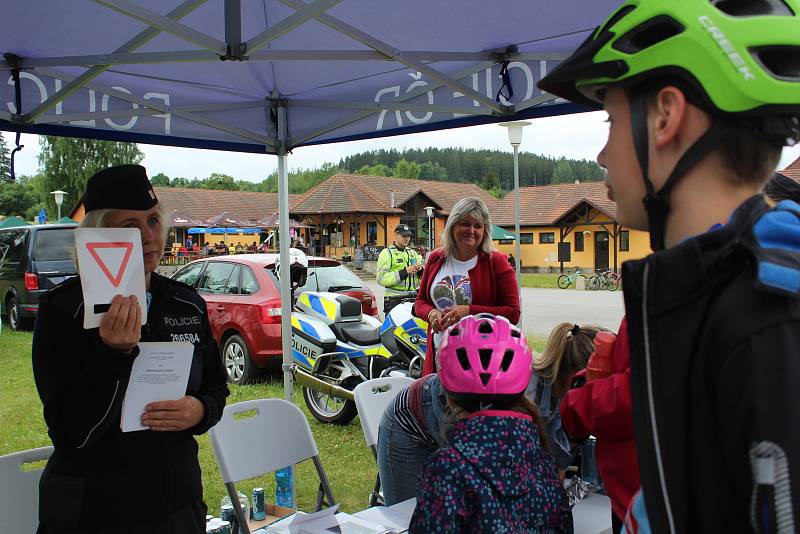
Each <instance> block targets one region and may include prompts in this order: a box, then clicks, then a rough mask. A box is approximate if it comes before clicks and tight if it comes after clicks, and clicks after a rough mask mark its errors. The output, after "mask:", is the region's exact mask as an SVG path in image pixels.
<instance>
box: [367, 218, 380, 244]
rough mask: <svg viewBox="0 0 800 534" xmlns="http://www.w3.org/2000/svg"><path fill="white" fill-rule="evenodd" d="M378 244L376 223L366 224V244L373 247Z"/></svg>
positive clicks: (369, 222)
mask: <svg viewBox="0 0 800 534" xmlns="http://www.w3.org/2000/svg"><path fill="white" fill-rule="evenodd" d="M377 242H378V223H376V222H374V221H368V222H367V244H369V245H374V244H375V243H377Z"/></svg>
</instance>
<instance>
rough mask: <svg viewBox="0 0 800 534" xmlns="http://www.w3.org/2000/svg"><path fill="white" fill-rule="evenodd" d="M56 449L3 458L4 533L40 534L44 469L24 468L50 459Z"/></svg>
mask: <svg viewBox="0 0 800 534" xmlns="http://www.w3.org/2000/svg"><path fill="white" fill-rule="evenodd" d="M51 454H53V447H42V448H40V449H30V450H27V451H21V452H15V453H12V454H8V455H6V456H0V517H2V518H3V519H2V521H3V525H5V526H4V527H3V528H2V530H3V532H36V528H37V526H38V524H39V478H40V477H41V476H42V470H43V468H38V469H23V466H25V465H26V464H30V463H33V462H40V461H43V460H47V459H48V458H50V455H51Z"/></svg>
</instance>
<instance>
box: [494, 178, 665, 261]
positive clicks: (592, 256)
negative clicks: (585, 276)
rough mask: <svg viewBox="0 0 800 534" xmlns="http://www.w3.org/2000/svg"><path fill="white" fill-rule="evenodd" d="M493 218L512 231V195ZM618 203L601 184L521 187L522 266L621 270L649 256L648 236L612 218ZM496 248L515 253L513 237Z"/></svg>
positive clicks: (496, 222) (499, 242) (502, 241)
mask: <svg viewBox="0 0 800 534" xmlns="http://www.w3.org/2000/svg"><path fill="white" fill-rule="evenodd" d="M495 213H496V215H493V220H492V222H493V223H494V224H496V225H498V226H500V227H502V228H504V229H505V230H508V231H510V232H512V233H513V231H514V195H513V193H509V194H508V195H506V196H505V198H504V199H503V200H502V201H501V203H500V205H499V206H498V207H497V209H496V210H495ZM615 217H616V204H615V203H614V202H612V201H611V200H609V199H608V196H607V193H606V187H605V185H603V184H602V183H599V182H587V183H575V184H558V185H547V186H535V187H523V188H521V189H520V237H521V239H520V252H521V255H522V267H523V268H524V269H525V270H531V271H554V270H564V269H574V268H576V267H580V268H581V269H587V270H608V269H611V270H614V271H619V269H620V266H621V265H622V263H623V262H624V261H627V260H630V259H637V258H642V257H644V256H646V255H648V254H650V252H651V250H650V236H649V234H648V233H647V232H640V231H637V230H631V229H628V228H624V227H623V226H622V225H620V224H619V223H618V222H617V221H616V218H615ZM494 244H495V247H496V248H497V250H500V251H503V252H505V253H507V254H516V252H515V250H516V248H515V244H514V241H513V240H501V241H495V243H494Z"/></svg>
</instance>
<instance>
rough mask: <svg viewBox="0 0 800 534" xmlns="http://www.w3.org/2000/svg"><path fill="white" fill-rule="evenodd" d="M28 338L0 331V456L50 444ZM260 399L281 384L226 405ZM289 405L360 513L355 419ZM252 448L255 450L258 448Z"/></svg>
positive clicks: (211, 479)
mask: <svg viewBox="0 0 800 534" xmlns="http://www.w3.org/2000/svg"><path fill="white" fill-rule="evenodd" d="M31 339H32V335H31V334H30V333H29V332H22V333H20V332H12V331H11V330H8V329H7V328H3V331H2V334H0V369H3V372H2V373H0V421H3V427H2V428H3V430H2V432H0V455H3V454H8V453H11V452H16V451H21V450H25V449H31V448H35V447H44V446H47V445H50V438H49V437H48V436H47V428H46V427H45V424H44V420H43V418H42V405H41V402H40V401H39V396H38V394H37V393H36V387H35V385H34V381H33V372H32V370H31ZM531 345H532V347H533V349H534V350H536V351H541V350H542V348H543V345H544V340H542V339H533V340H532V341H531ZM265 397H279V398H282V397H283V385H282V382H280V381H279V378H278V376H277V375H276V376H275V377H274V378H272V379H271V380H269V381H267V382H265V383H262V384H256V385H250V386H232V387H231V396H230V397H228V404H232V403H235V402H240V401H244V400H250V399H257V398H265ZM294 401H295V403H296V404H297V405H298V406H300V407H301V408H302V410H303V412H304V413H305V414H306V416H307V417H308V420H309V422H310V423H311V431H312V433H313V434H314V439H315V440H316V442H317V447H318V449H319V451H320V455H321V458H322V464H323V465H324V466H325V470H326V472H327V474H328V478H329V480H330V481H331V485H332V487H333V494H334V496H335V497H336V499H337V500H338V501H339V502H340V504H341V508H342V510H343V511H345V512H351V513H352V512H357V511H359V510H362V509H364V508H366V507H367V501H368V498H369V493H370V491H371V489H372V484H373V483H374V481H375V476H376V474H377V467H376V465H375V461H374V460H373V458H372V453H371V452H370V450H369V449H368V448H367V446H366V444H365V442H364V435H363V433H362V431H361V425H360V424H359V423H358V420H357V419H356V420H354V421H353V422H352V423H351V424H349V425H347V426H345V427H341V426H335V425H327V424H322V423H319V422H317V421H316V420H315V419H314V418H312V417H311V415H310V414H309V413H308V410H307V409H306V407H305V403H304V402H303V400H302V397H301V395H300V393H299V390H296V392H295V396H294ZM276 431H279V429H276ZM198 443H199V445H200V453H199V457H200V466H201V468H202V471H203V487H204V492H205V500H206V504H208V508H209V513H213V514H214V515H217V516H218V515H219V503H220V500H221V499H222V497H223V496H224V495H226V494H227V493H226V490H225V486H224V484H223V483H222V479H221V478H220V474H219V470H218V469H217V464H216V461H215V459H214V453H213V451H212V450H211V444H210V443H209V440H208V436H207V435H204V436H200V437H199V438H198ZM253 446H254V447H258V444H257V443H254V444H253ZM297 477H298V488H297V495H298V502H299V506H300V508H301V509H303V510H312V509H313V507H314V505H315V503H316V491H317V484H318V483H317V482H316V481H317V478H316V473H315V471H314V466H313V464H312V463H311V462H310V461H306V462H303V463H302V464H300V466H299V468H298V475H297ZM257 486H261V487H263V488H264V490H265V492H266V494H267V497H268V501H269V502H272V501H273V497H274V493H275V479H274V477H273V476H272V475H269V476H266V477H263V478H260V479H253V480H251V481H245V482H243V483H241V484H239V485H238V487H239V489H240V490H241V491H242V492H243V493H245V494H247V495H250V494H251V492H252V489H253V488H254V487H257Z"/></svg>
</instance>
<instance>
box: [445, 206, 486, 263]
mask: <svg viewBox="0 0 800 534" xmlns="http://www.w3.org/2000/svg"><path fill="white" fill-rule="evenodd" d="M467 217H472V218H473V219H475V220H476V221H480V222H481V223H482V224H483V240H482V241H481V244H480V246H479V247H478V248H479V250H480V251H481V252H484V253H486V254H489V253H491V252H492V218H491V217H490V216H489V208H487V207H486V203H485V202H484V201H483V200H481V199H479V198H476V197H466V198H462V199H461V200H459V201H458V202H456V203H455V205H454V206H453V209H451V210H450V215H449V216H448V217H447V223H445V225H444V232H442V248H443V249H444V252H445V254H447V255H448V256H453V255H455V252H456V244H455V240H454V239H453V227H455V225H456V224H457V223H458V222H460V221H463V220H464V219H466V218H467Z"/></svg>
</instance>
